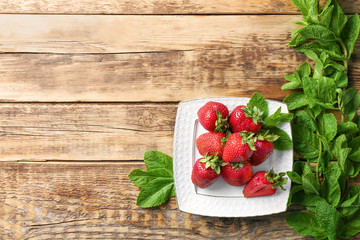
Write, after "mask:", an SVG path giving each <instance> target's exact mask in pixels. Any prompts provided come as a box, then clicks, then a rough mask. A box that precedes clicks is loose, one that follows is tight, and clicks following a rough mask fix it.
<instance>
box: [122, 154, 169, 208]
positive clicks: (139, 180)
mask: <svg viewBox="0 0 360 240" xmlns="http://www.w3.org/2000/svg"><path fill="white" fill-rule="evenodd" d="M144 162H145V166H146V169H147V171H144V170H141V169H135V170H133V171H132V172H131V173H130V174H129V179H130V181H131V182H132V183H134V184H135V185H136V186H138V187H140V188H141V190H140V192H139V195H138V198H137V201H136V204H137V205H138V206H139V207H142V208H150V207H156V206H159V205H161V204H163V203H164V202H166V201H167V200H168V199H169V198H171V197H174V196H175V187H174V179H173V165H172V157H170V156H168V155H166V154H164V153H162V152H159V151H146V152H145V154H144Z"/></svg>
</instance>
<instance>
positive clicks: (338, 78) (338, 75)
mask: <svg viewBox="0 0 360 240" xmlns="http://www.w3.org/2000/svg"><path fill="white" fill-rule="evenodd" d="M332 78H333V79H334V81H335V84H336V87H338V88H344V87H347V85H348V77H347V75H346V74H345V73H344V72H338V71H337V72H335V73H334V75H333V76H332Z"/></svg>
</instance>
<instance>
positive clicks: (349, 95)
mask: <svg viewBox="0 0 360 240" xmlns="http://www.w3.org/2000/svg"><path fill="white" fill-rule="evenodd" d="M342 101H343V106H344V114H345V117H346V119H347V120H348V121H352V120H353V118H354V117H355V115H356V111H357V110H358V108H359V107H360V94H359V93H358V92H357V90H356V88H348V89H347V90H346V91H345V92H344V95H343V98H342Z"/></svg>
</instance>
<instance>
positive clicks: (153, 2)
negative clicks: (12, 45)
mask: <svg viewBox="0 0 360 240" xmlns="http://www.w3.org/2000/svg"><path fill="white" fill-rule="evenodd" d="M325 2H326V1H324V0H322V1H321V3H322V4H324V3H325ZM338 2H339V4H340V6H341V7H342V8H343V9H344V11H345V12H346V13H355V12H359V11H360V1H359V0H350V1H345V0H340V1H338ZM84 6H86V7H84ZM0 9H1V12H0V13H41V14H49V13H51V14H64V13H65V14H298V13H299V12H298V11H297V9H296V8H295V7H294V5H293V4H292V3H291V2H290V1H288V0H277V1H272V0H257V1H252V0H242V1H237V0H228V1H225V0H222V1H220V0H186V1H184V0H132V1H130V0H122V1H117V0H103V1H88V0H81V1H79V0H69V1H66V4H64V2H63V1H61V0H53V1H46V0H40V1H39V0H38V1H35V0H30V1H26V2H24V1H20V0H11V1H10V0H7V1H5V0H4V1H1V2H0Z"/></svg>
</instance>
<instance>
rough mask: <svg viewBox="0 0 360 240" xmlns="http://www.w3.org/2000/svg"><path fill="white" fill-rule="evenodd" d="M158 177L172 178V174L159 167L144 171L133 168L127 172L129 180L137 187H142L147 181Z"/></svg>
mask: <svg viewBox="0 0 360 240" xmlns="http://www.w3.org/2000/svg"><path fill="white" fill-rule="evenodd" d="M158 177H165V178H166V177H168V178H172V177H173V176H172V174H170V173H169V172H168V171H164V170H163V169H161V168H158V169H152V170H148V171H144V170H141V169H135V170H133V171H132V172H131V173H130V174H129V179H130V181H131V182H132V183H133V184H135V185H136V186H138V187H144V186H145V185H146V184H147V183H148V182H150V181H152V180H154V179H155V178H158Z"/></svg>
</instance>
